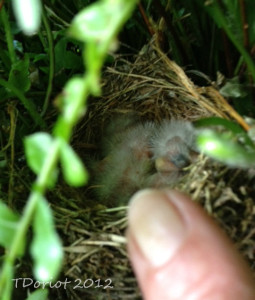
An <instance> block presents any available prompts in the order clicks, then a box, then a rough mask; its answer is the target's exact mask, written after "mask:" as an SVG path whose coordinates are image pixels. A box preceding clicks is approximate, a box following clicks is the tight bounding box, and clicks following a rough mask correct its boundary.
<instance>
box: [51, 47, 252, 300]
mask: <svg viewBox="0 0 255 300" xmlns="http://www.w3.org/2000/svg"><path fill="white" fill-rule="evenodd" d="M132 112H135V113H138V114H139V116H140V118H141V119H142V120H156V121H160V120H161V119H166V118H167V119H171V118H176V119H187V120H190V121H193V120H196V119H199V118H202V117H206V116H212V115H216V116H220V117H223V118H226V119H233V118H234V119H235V120H237V121H238V122H239V123H240V124H241V125H242V126H243V127H245V123H244V122H243V120H242V118H241V117H240V116H238V114H236V112H235V111H234V110H233V109H232V108H231V107H230V106H229V104H228V103H227V102H226V100H225V99H223V97H222V96H221V95H220V94H219V93H218V91H217V89H215V88H214V87H213V86H207V87H197V86H195V85H194V84H193V83H192V81H191V80H190V79H189V78H188V77H187V76H186V74H185V72H184V70H183V69H181V68H180V67H179V66H178V65H176V64H175V63H174V62H173V61H171V60H169V59H168V58H167V57H166V56H165V55H164V54H162V52H161V51H160V50H159V49H158V48H157V47H156V46H154V45H153V44H149V45H147V46H146V47H144V48H143V49H142V50H141V52H140V53H139V54H138V55H137V56H136V57H135V59H134V61H132V62H130V60H129V61H127V60H125V59H124V58H123V57H116V61H115V66H114V67H112V68H107V69H106V71H105V72H104V75H103V96H102V97H101V98H99V99H93V100H92V101H91V103H90V105H89V109H88V112H87V114H86V116H85V118H84V120H83V121H82V122H81V123H80V124H79V126H78V127H77V130H76V133H75V136H74V140H73V145H74V147H75V149H76V150H77V151H78V152H79V154H80V155H81V156H82V157H85V156H88V155H94V154H92V153H95V152H97V150H98V149H99V148H100V138H101V135H102V132H103V129H104V128H105V126H106V125H107V124H108V123H109V121H110V120H111V119H112V118H113V117H114V116H115V114H118V115H119V114H122V115H123V117H125V114H127V113H132ZM252 178H253V176H252V170H249V171H247V170H240V169H233V168H232V169H230V168H228V167H226V166H224V165H221V164H219V163H216V162H214V161H212V160H210V159H208V158H207V157H204V156H202V155H200V157H199V159H198V160H197V161H196V162H195V163H194V164H193V165H191V166H189V167H188V170H187V173H186V175H185V176H184V177H183V178H182V180H181V181H180V182H179V183H178V184H177V186H176V189H179V190H181V191H184V192H186V193H188V194H189V195H190V196H191V197H192V199H193V200H194V201H196V202H198V203H200V204H201V205H202V206H203V207H204V208H205V210H206V211H207V212H208V213H209V214H210V215H212V216H213V217H214V218H215V219H216V220H217V222H218V223H219V224H220V225H221V227H222V228H223V229H224V230H225V231H226V232H227V234H228V236H230V238H231V239H232V240H233V241H234V243H235V244H236V247H237V248H238V249H239V250H240V251H241V252H242V254H243V255H244V256H245V258H246V259H247V260H248V262H249V264H250V266H251V268H252V269H253V270H254V272H255V265H254V255H255V254H254V249H255V204H254V199H255V195H254V192H255V191H254V180H253V179H252ZM54 194H55V195H54V197H52V198H53V199H58V202H56V203H55V204H54V202H55V201H54V200H53V208H54V211H55V214H56V219H57V220H58V221H57V222H58V223H57V225H58V229H59V230H60V232H61V234H62V238H63V240H64V245H65V254H66V256H65V266H64V271H63V276H64V277H67V278H69V279H73V280H74V279H77V278H79V279H81V281H84V280H86V279H88V278H90V279H92V280H94V282H95V281H96V280H98V279H100V280H101V284H102V285H103V286H106V285H107V284H108V283H110V281H107V279H108V278H109V280H111V285H113V286H114V288H112V289H111V288H109V289H103V287H101V288H94V287H95V285H96V283H95V284H94V286H93V287H92V288H88V289H72V286H71V285H70V286H69V287H68V286H67V291H66V293H67V294H68V299H84V296H85V295H86V299H140V298H141V296H140V293H139V290H138V288H137V283H136V280H135V278H134V275H133V273H132V270H131V267H130V264H129V261H128V256H127V252H126V240H125V234H124V233H125V228H126V225H127V218H126V211H127V208H126V207H116V208H107V207H105V206H104V203H98V201H97V200H96V199H93V193H91V188H90V187H89V186H88V187H86V189H81V190H73V189H70V188H69V187H65V188H63V185H61V186H59V187H58V188H57V189H56V190H55V191H54ZM59 199H61V201H60V200H59ZM57 293H61V291H60V290H59V291H57ZM59 297H60V298H62V297H63V295H59Z"/></svg>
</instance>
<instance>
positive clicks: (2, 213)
mask: <svg viewBox="0 0 255 300" xmlns="http://www.w3.org/2000/svg"><path fill="white" fill-rule="evenodd" d="M18 221H19V216H18V215H17V214H15V213H14V212H13V211H12V210H11V209H10V208H9V207H8V206H7V205H6V204H4V203H3V202H2V201H0V245H1V246H3V247H5V248H7V249H9V248H10V246H11V244H12V241H13V238H14V236H15V234H16V232H17V230H18V229H19V227H18V225H19V223H18ZM24 248H25V241H24V240H23V242H22V244H21V245H19V249H18V250H19V251H18V254H19V255H22V254H23V253H24Z"/></svg>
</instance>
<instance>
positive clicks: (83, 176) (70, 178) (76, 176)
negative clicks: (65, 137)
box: [60, 141, 88, 187]
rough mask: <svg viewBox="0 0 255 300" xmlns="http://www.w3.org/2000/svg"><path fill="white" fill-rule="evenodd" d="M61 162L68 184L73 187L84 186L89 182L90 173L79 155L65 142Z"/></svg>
mask: <svg viewBox="0 0 255 300" xmlns="http://www.w3.org/2000/svg"><path fill="white" fill-rule="evenodd" d="M60 160H61V165H62V169H63V174H64V178H65V180H66V182H67V183H68V184H70V185H71V186H75V187H78V186H82V185H84V184H85V183H86V182H87V181H88V173H87V171H86V169H85V167H84V165H83V163H82V161H81V159H80V158H79V157H78V155H77V154H76V153H75V152H74V151H73V149H72V148H71V147H70V146H69V145H68V144H67V143H65V142H64V141H63V146H62V147H61V152H60Z"/></svg>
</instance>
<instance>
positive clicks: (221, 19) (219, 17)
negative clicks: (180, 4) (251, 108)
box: [207, 1, 255, 81]
mask: <svg viewBox="0 0 255 300" xmlns="http://www.w3.org/2000/svg"><path fill="white" fill-rule="evenodd" d="M207 9H208V12H209V13H210V15H211V16H212V18H213V19H214V20H215V22H216V23H217V24H218V25H219V26H220V27H222V28H223V29H224V30H225V32H226V34H227V35H228V37H229V39H230V40H231V41H232V43H233V44H234V46H235V47H236V49H237V50H238V51H239V52H240V54H241V55H242V56H243V58H244V60H245V62H246V65H247V68H248V69H249V70H250V72H251V75H252V77H253V80H254V81H255V65H254V62H253V60H252V58H251V57H250V55H249V53H248V52H247V51H246V50H245V48H244V47H243V45H242V44H241V43H240V42H239V41H238V40H237V39H236V37H235V35H234V34H233V32H232V31H231V29H230V28H229V26H228V24H227V22H226V20H225V16H224V14H223V12H222V10H221V8H220V6H219V3H218V1H214V2H213V3H212V4H210V5H208V7H207Z"/></svg>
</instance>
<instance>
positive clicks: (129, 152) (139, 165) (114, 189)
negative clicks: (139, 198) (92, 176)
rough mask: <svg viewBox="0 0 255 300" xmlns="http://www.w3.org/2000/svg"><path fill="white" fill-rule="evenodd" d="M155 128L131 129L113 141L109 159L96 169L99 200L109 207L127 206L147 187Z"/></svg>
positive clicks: (151, 163)
mask: <svg viewBox="0 0 255 300" xmlns="http://www.w3.org/2000/svg"><path fill="white" fill-rule="evenodd" d="M153 132H154V124H153V123H150V122H146V123H145V124H138V125H136V126H131V127H129V128H127V129H126V130H123V132H122V133H120V132H118V133H117V135H115V136H112V137H111V138H110V142H109V145H108V147H107V150H108V151H106V153H105V154H106V155H107V156H106V157H105V158H104V159H103V160H102V161H100V162H99V163H98V165H97V170H98V171H97V172H96V173H97V176H96V182H95V183H96V185H97V186H98V188H97V193H98V196H99V197H100V199H101V200H102V201H104V202H106V203H107V204H110V205H113V204H115V205H116V204H117V203H122V204H123V203H126V202H127V201H128V199H129V198H130V196H131V195H132V194H133V193H134V192H136V191H137V190H139V189H142V188H144V187H146V183H145V182H146V178H147V176H148V173H149V172H150V170H151V169H152V168H153V161H152V159H151V157H152V153H151V150H150V147H149V144H150V143H149V140H150V138H151V136H152V134H153Z"/></svg>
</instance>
